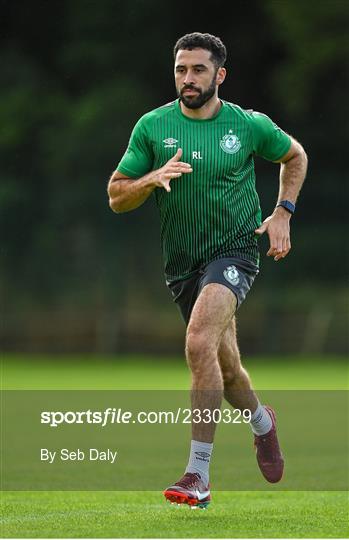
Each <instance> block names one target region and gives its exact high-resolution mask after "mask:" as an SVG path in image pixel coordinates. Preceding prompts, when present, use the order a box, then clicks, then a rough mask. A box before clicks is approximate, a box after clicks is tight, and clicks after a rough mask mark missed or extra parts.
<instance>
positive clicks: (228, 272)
mask: <svg viewBox="0 0 349 540" xmlns="http://www.w3.org/2000/svg"><path fill="white" fill-rule="evenodd" d="M223 276H224V277H225V279H226V280H227V281H229V283H231V284H232V285H237V284H238V283H239V281H240V277H239V272H238V270H237V268H236V266H234V265H232V266H228V267H227V268H226V269H225V270H224V272H223Z"/></svg>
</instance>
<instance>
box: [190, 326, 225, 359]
mask: <svg viewBox="0 0 349 540" xmlns="http://www.w3.org/2000/svg"><path fill="white" fill-rule="evenodd" d="M185 353H186V357H187V360H188V362H189V365H190V367H196V366H198V365H203V364H205V363H206V360H207V361H210V362H212V356H214V355H216V354H217V351H216V350H215V347H214V344H213V343H212V341H211V340H210V339H209V337H208V335H207V333H205V332H204V331H202V330H200V331H193V330H190V329H188V333H187V337H186V342H185Z"/></svg>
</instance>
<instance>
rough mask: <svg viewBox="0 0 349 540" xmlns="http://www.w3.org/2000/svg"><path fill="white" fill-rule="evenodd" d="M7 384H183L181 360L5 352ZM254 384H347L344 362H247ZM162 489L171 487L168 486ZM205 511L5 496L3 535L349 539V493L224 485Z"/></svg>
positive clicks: (131, 500) (158, 502)
mask: <svg viewBox="0 0 349 540" xmlns="http://www.w3.org/2000/svg"><path fill="white" fill-rule="evenodd" d="M2 360H3V361H2V369H1V376H2V387H3V388H5V389H73V388H75V389H186V388H188V387H189V374H188V370H187V368H186V366H185V362H184V361H183V360H182V361H180V360H178V359H162V358H138V357H137V358H135V357H125V358H96V357H82V356H81V357H71V358H67V357H56V358H43V357H41V358H38V357H34V356H19V355H17V356H3V359H2ZM245 365H246V367H247V368H248V370H249V372H250V374H251V376H252V379H253V381H254V385H255V387H256V388H257V389H313V390H314V389H323V390H334V389H346V388H347V387H348V371H347V367H346V364H345V362H343V361H342V359H339V358H333V357H331V358H311V359H310V358H291V357H289V358H274V359H266V358H256V359H250V360H247V361H246V362H245ZM164 487H165V486H164ZM212 495H213V503H212V504H211V506H210V508H209V509H208V510H205V511H204V510H191V509H190V508H188V507H177V506H171V505H169V504H166V503H165V502H164V500H163V497H162V494H161V493H159V492H152V491H151V492H126V491H124V492H105V491H92V492H77V491H75V492H57V491H51V492H48V491H44V492H14V491H11V492H3V493H2V497H1V505H2V516H3V517H2V522H1V537H3V538H83V537H90V538H146V537H148V538H149V537H153V538H171V537H172V538H186V537H189V538H277V537H278V538H280V537H281V538H345V537H347V536H348V534H349V528H348V503H347V493H346V492H338V491H331V492H330V491H297V492H296V491H288V492H282V491H278V492H276V491H263V492H262V491H248V492H247V491H235V492H234V491H229V492H227V491H220V492H218V491H217V492H215V491H214V486H213V493H212Z"/></svg>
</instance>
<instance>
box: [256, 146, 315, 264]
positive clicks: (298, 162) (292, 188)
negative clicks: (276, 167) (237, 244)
mask: <svg viewBox="0 0 349 540" xmlns="http://www.w3.org/2000/svg"><path fill="white" fill-rule="evenodd" d="M275 163H280V164H281V165H280V188H279V195H278V200H277V203H276V207H275V210H274V212H273V213H272V214H271V216H269V217H267V218H266V219H265V220H264V221H263V223H262V225H261V226H260V227H259V228H258V229H256V231H255V232H256V234H259V235H262V234H263V233H265V232H267V233H268V236H269V241H270V248H269V250H268V252H267V256H268V257H274V260H275V261H278V260H280V259H283V258H284V257H286V255H287V254H288V252H289V251H290V249H291V240H290V219H291V215H292V214H291V213H290V212H289V211H288V210H286V209H285V208H284V207H283V206H277V205H278V203H279V202H281V201H285V200H287V201H290V202H291V203H293V204H295V203H296V200H297V197H298V195H299V192H300V190H301V187H302V184H303V182H304V179H305V175H306V172H307V165H308V159H307V155H306V153H305V151H304V148H303V147H302V145H301V144H300V143H299V142H298V141H296V140H295V139H294V138H293V137H291V146H290V149H289V150H288V152H287V153H286V154H285V155H284V156H282V157H281V158H280V159H278V160H277V161H276V162H275Z"/></svg>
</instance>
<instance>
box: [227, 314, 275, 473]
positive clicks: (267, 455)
mask: <svg viewBox="0 0 349 540" xmlns="http://www.w3.org/2000/svg"><path fill="white" fill-rule="evenodd" d="M218 358H219V363H220V367H221V370H222V376H223V381H224V397H225V399H226V400H227V401H228V402H229V403H230V404H231V405H232V406H233V407H234V408H235V409H240V410H243V409H249V410H250V411H251V413H252V418H251V427H252V430H253V432H254V439H255V447H256V453H257V462H258V465H259V468H260V470H261V472H262V474H263V476H264V478H265V479H266V480H268V481H269V482H272V483H274V482H278V481H279V480H281V477H282V474H283V467H284V461H283V457H282V454H281V451H280V447H279V443H278V439H277V435H276V424H275V413H274V411H273V410H272V409H271V408H270V407H264V406H263V405H261V404H260V403H259V401H258V398H257V396H256V394H255V392H254V391H253V389H252V384H251V380H250V378H249V376H248V373H247V371H246V370H245V369H244V368H243V367H242V365H241V360H240V352H239V348H238V344H237V339H236V324H235V319H233V320H232V322H231V324H230V325H229V327H228V328H227V330H226V331H225V333H224V335H223V337H222V340H221V343H220V346H219V351H218Z"/></svg>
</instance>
